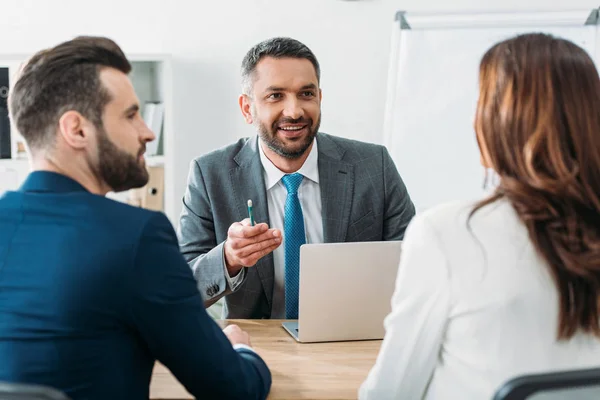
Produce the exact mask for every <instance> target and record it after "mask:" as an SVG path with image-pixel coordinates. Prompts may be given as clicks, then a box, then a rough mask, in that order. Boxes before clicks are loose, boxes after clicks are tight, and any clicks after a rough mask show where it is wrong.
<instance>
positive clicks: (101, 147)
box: [97, 127, 149, 192]
mask: <svg viewBox="0 0 600 400" xmlns="http://www.w3.org/2000/svg"><path fill="white" fill-rule="evenodd" d="M145 150H146V146H145V145H142V146H141V148H140V150H139V151H138V154H137V155H136V156H132V155H131V154H129V153H127V152H125V151H123V150H121V149H119V148H118V147H117V146H116V145H115V144H114V143H113V142H111V140H110V139H109V138H108V134H107V133H106V130H104V128H103V127H100V128H99V129H98V167H97V174H98V176H99V178H100V179H101V180H103V181H104V182H105V183H106V184H107V185H108V186H109V187H110V188H111V189H112V190H113V191H114V192H122V191H124V190H129V189H133V188H140V187H142V186H144V185H146V184H147V183H148V178H149V177H148V170H146V165H145V164H144V163H140V162H139V161H138V160H139V156H140V155H142V154H143V153H144V151H145Z"/></svg>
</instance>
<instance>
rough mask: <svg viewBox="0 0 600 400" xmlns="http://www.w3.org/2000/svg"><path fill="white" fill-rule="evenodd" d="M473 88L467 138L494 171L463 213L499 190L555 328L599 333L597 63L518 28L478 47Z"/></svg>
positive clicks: (565, 335)
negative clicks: (525, 242) (482, 49)
mask: <svg viewBox="0 0 600 400" xmlns="http://www.w3.org/2000/svg"><path fill="white" fill-rule="evenodd" d="M479 89H480V97H479V101H478V104H477V114H476V119H475V130H476V132H477V141H478V143H479V147H480V150H481V151H482V154H483V155H484V158H485V159H486V160H487V162H488V163H489V164H490V165H489V166H490V167H491V168H493V169H494V170H495V172H496V173H497V174H498V176H499V178H500V179H499V184H498V187H497V189H496V191H495V192H494V194H493V195H492V196H491V197H489V198H488V199H486V200H484V201H482V202H481V203H479V204H478V205H477V206H476V207H475V209H474V210H473V211H472V213H471V216H472V215H473V214H474V213H475V212H476V211H477V210H479V209H480V208H481V207H483V206H485V205H487V204H490V203H493V202H495V201H497V200H499V199H501V198H506V199H508V200H509V201H510V202H511V204H512V205H513V207H514V208H515V210H516V212H517V214H518V215H519V218H520V219H521V221H522V222H523V223H524V224H525V226H526V227H527V230H528V232H529V237H530V239H531V240H532V242H533V244H534V246H535V248H536V249H537V250H538V252H539V253H540V254H541V255H542V257H543V258H544V259H545V260H546V262H547V264H548V267H549V270H550V273H551V275H552V277H553V279H554V282H555V283H556V286H557V288H558V292H559V299H560V315H559V325H558V335H557V336H558V338H559V339H569V338H571V337H572V336H573V335H575V334H576V333H577V332H578V331H579V330H581V331H583V332H586V333H591V334H593V335H595V336H598V337H600V324H599V314H600V79H599V78H598V71H597V70H596V68H595V66H594V63H593V61H592V59H591V58H590V57H589V55H588V54H587V53H586V51H585V50H583V49H582V48H580V47H579V46H577V45H575V44H574V43H572V42H569V41H567V40H564V39H559V38H555V37H553V36H550V35H545V34H525V35H520V36H517V37H514V38H512V39H509V40H505V41H503V42H500V43H498V44H496V45H494V46H493V47H492V48H491V49H489V50H488V51H487V52H486V54H485V55H484V57H483V58H482V60H481V64H480V70H479Z"/></svg>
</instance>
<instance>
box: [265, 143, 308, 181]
mask: <svg viewBox="0 0 600 400" xmlns="http://www.w3.org/2000/svg"><path fill="white" fill-rule="evenodd" d="M258 148H259V149H260V151H259V154H260V162H261V164H262V166H263V170H264V171H265V187H266V189H267V190H269V189H271V188H272V187H273V186H275V185H276V184H277V182H279V181H280V180H281V178H283V176H284V175H286V173H285V172H283V171H281V170H280V169H279V168H277V167H276V166H275V165H274V164H273V163H272V162H271V160H269V159H268V158H267V156H266V154H265V152H264V151H263V148H262V143H261V140H260V138H259V139H258ZM318 161H319V152H318V150H317V139H316V138H315V139H313V145H312V148H311V149H310V153H309V154H308V157H306V160H305V161H304V164H302V167H300V169H299V170H298V171H296V172H298V173H299V174H301V175H302V176H304V177H305V178H308V179H310V180H311V181H313V182H315V183H319V162H318Z"/></svg>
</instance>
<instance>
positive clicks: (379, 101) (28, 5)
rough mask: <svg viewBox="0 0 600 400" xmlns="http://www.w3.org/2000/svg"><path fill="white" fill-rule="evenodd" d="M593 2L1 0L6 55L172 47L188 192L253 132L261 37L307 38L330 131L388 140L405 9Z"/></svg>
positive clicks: (0, 39)
mask: <svg viewBox="0 0 600 400" xmlns="http://www.w3.org/2000/svg"><path fill="white" fill-rule="evenodd" d="M593 7H597V2H596V1H593V0H569V1H567V0H552V1H548V0H528V1H523V0H502V1H490V0H487V1H482V0H406V1H398V0H396V1H394V0H360V1H343V0H213V1H207V0H203V1H197V2H193V1H191V0H170V1H166V0H104V1H89V0H0V15H1V16H2V23H1V24H0V53H19V54H22V53H32V52H35V51H37V50H39V49H40V48H43V47H47V46H51V45H54V44H56V43H58V42H60V41H63V40H66V39H70V38H71V37H73V36H75V35H80V34H89V35H105V36H109V37H111V38H112V39H114V40H116V41H117V42H118V43H119V44H120V45H121V46H122V47H123V49H124V50H125V51H126V52H128V53H168V54H171V55H172V57H173V74H174V77H173V85H174V88H173V97H174V104H173V109H174V112H173V114H174V115H173V117H174V124H173V128H174V131H175V133H176V141H175V149H172V150H174V153H175V156H176V162H175V171H176V181H175V191H176V197H177V199H179V198H181V196H182V195H183V192H184V190H185V184H186V176H187V172H188V165H189V162H190V160H191V159H193V158H194V157H196V156H198V155H201V154H203V153H205V152H208V151H210V150H212V149H215V148H217V147H220V146H223V145H226V144H228V143H229V142H231V141H233V140H235V139H236V138H237V137H240V136H246V135H251V134H253V131H252V129H251V127H248V126H247V125H245V124H244V122H243V120H242V118H241V115H240V113H239V111H238V106H237V97H238V94H239V65H240V62H241V60H242V57H243V56H244V54H245V52H246V51H247V50H248V49H249V48H250V47H251V46H252V45H254V44H255V43H257V42H258V41H261V40H263V39H266V38H269V37H271V36H291V37H294V38H296V39H298V40H300V41H303V42H304V43H305V44H306V45H308V46H309V47H310V48H311V49H312V50H313V51H314V52H315V54H316V56H317V58H318V59H319V61H320V63H321V69H322V88H323V96H324V98H323V121H322V125H321V127H322V128H321V129H322V130H323V131H325V132H328V133H332V134H335V135H339V136H345V137H349V138H354V139H360V140H365V141H370V142H376V143H381V142H382V141H383V136H382V125H383V113H384V105H385V90H386V79H387V68H388V53H389V46H390V35H391V29H392V23H393V18H394V15H395V12H396V11H397V10H400V9H402V10H408V11H460V10H516V9H519V10H536V9H538V10H539V9H573V8H589V9H591V8H593ZM415 168H418V166H415ZM179 209H180V204H179V203H178V204H177V214H178V213H179Z"/></svg>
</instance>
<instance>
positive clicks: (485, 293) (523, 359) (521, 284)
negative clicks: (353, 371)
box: [359, 200, 600, 400]
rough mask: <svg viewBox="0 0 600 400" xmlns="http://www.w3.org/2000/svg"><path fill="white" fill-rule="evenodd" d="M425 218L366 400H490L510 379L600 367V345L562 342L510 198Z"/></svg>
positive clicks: (546, 287)
mask: <svg viewBox="0 0 600 400" xmlns="http://www.w3.org/2000/svg"><path fill="white" fill-rule="evenodd" d="M472 207H473V205H472V204H466V203H461V204H450V205H445V206H441V207H437V208H435V209H432V210H428V211H427V212H425V213H423V214H420V215H418V216H417V217H415V218H414V219H413V221H412V222H411V223H410V225H409V227H408V229H407V231H406V235H405V239H404V243H403V250H402V256H401V261H400V267H399V271H398V277H397V281H396V290H395V293H394V295H393V298H392V312H391V313H390V314H389V315H388V316H387V317H386V319H385V323H384V324H385V328H386V335H385V339H384V341H383V344H382V348H381V351H380V353H379V356H378V358H377V361H376V364H375V366H374V367H373V369H372V370H371V371H370V373H369V375H368V377H367V379H366V381H365V382H364V383H363V384H362V386H361V388H360V390H359V398H360V399H377V400H384V399H410V400H415V399H435V400H440V399H448V400H456V399H461V400H469V399H476V400H481V399H491V398H492V397H493V394H494V393H495V391H496V390H497V389H498V388H499V387H500V386H501V385H502V384H503V383H504V382H505V381H506V380H508V379H509V378H511V377H514V376H517V375H522V374H527V373H538V372H549V371H552V370H563V369H575V368H587V367H598V366H600V340H599V339H597V338H594V337H591V336H587V335H583V334H578V335H577V336H575V337H573V338H572V339H571V340H569V341H568V342H564V341H563V342H558V341H557V339H556V334H557V327H558V313H559V297H558V291H557V289H556V287H555V284H554V282H553V281H552V277H551V275H550V273H549V270H548V267H547V265H546V263H545V262H544V260H543V259H542V258H541V257H540V256H539V255H538V254H537V252H536V250H535V249H534V247H533V245H532V243H531V241H530V240H529V236H528V233H527V230H526V228H525V226H524V225H523V224H522V223H521V222H520V220H519V219H518V216H517V214H516V212H515V210H514V209H513V207H512V206H511V204H510V203H509V202H508V201H507V200H500V201H498V202H496V203H494V204H491V205H489V206H486V207H485V208H483V209H481V210H479V211H478V212H477V213H475V214H474V216H473V218H472V219H471V220H470V228H469V225H467V218H468V215H469V212H470V211H471V209H472Z"/></svg>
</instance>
